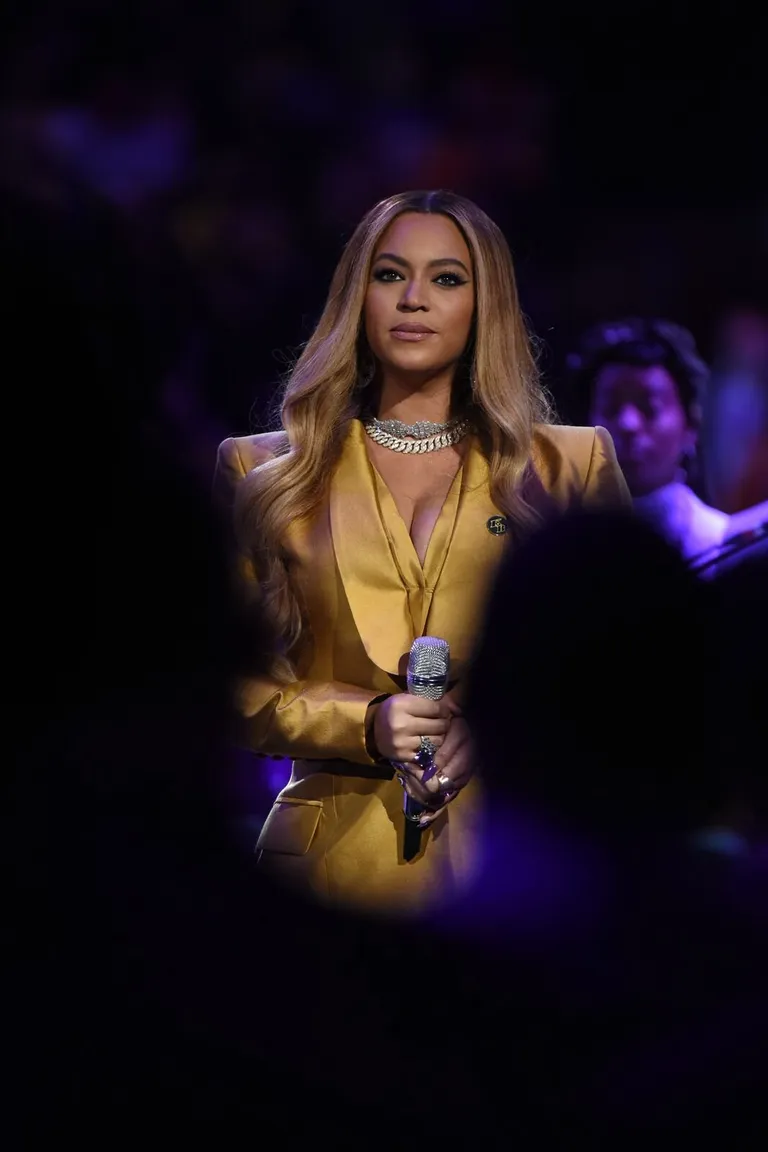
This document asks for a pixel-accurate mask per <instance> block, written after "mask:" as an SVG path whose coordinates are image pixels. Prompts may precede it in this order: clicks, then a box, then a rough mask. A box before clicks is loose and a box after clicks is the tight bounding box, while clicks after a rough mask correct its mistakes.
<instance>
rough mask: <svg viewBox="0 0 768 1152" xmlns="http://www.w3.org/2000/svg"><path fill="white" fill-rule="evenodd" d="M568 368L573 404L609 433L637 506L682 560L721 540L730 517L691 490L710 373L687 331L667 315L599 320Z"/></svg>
mask: <svg viewBox="0 0 768 1152" xmlns="http://www.w3.org/2000/svg"><path fill="white" fill-rule="evenodd" d="M567 368H568V380H567V388H568V391H569V395H570V399H571V402H572V404H573V406H574V409H575V410H576V411H582V412H583V413H584V416H585V418H586V419H587V420H588V421H589V422H590V423H592V422H598V423H600V424H602V425H604V426H605V427H606V428H607V429H608V430H609V432H610V433H611V436H612V438H613V441H614V444H615V446H616V455H617V458H618V461H619V464H620V466H621V469H622V472H623V473H624V476H625V478H626V481H627V485H628V487H629V490H630V492H631V494H632V498H633V503H634V508H635V511H636V512H637V513H638V514H639V515H640V516H642V517H643V518H644V519H646V520H647V521H648V522H649V523H650V524H652V525H653V526H654V527H655V528H656V530H657V531H659V532H660V533H661V534H662V535H663V536H664V537H665V538H666V539H668V540H669V541H670V542H672V543H673V544H674V545H675V546H676V547H677V548H679V550H680V551H681V553H682V555H683V556H684V557H685V558H686V559H693V558H694V557H696V556H699V555H701V554H703V553H705V552H707V551H708V550H709V549H711V548H715V547H718V546H719V545H721V544H722V542H723V541H724V540H725V538H726V536H727V535H728V516H727V515H726V513H724V512H721V511H720V510H719V509H717V508H711V507H710V506H709V505H707V504H705V503H704V501H703V500H702V499H701V498H700V497H699V496H697V495H696V493H695V492H694V490H693V488H692V487H691V481H692V477H693V475H694V469H695V463H696V452H697V447H698V439H699V427H700V423H701V406H702V399H703V391H704V389H705V387H706V384H707V380H708V377H709V372H708V369H707V366H706V364H705V363H704V361H703V360H702V359H701V357H700V355H699V353H698V350H697V348H696V344H695V342H694V339H693V336H692V335H691V334H690V332H688V331H687V330H686V329H684V328H681V327H680V326H679V325H677V324H673V323H671V322H670V321H668V320H655V319H645V318H640V317H638V318H628V319H625V320H615V321H614V320H612V321H602V322H600V323H599V324H596V325H594V327H592V328H589V329H588V330H587V331H586V332H584V333H583V334H582V336H581V338H580V340H579V344H578V348H577V350H576V351H575V352H573V353H571V354H570V355H569V356H568V359H567Z"/></svg>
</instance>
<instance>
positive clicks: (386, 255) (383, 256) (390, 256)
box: [374, 252, 470, 276]
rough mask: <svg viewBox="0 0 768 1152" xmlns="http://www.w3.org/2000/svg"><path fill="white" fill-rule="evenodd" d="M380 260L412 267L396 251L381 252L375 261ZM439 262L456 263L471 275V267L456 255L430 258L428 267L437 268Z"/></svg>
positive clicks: (403, 266)
mask: <svg viewBox="0 0 768 1152" xmlns="http://www.w3.org/2000/svg"><path fill="white" fill-rule="evenodd" d="M379 260H391V261H392V263H393V264H399V265H400V267H401V268H410V266H411V265H410V263H409V262H408V261H407V260H406V259H405V258H404V257H403V256H396V255H395V254H394V252H380V253H379V254H378V256H377V257H376V260H375V261H374V263H378V262H379ZM439 264H455V265H456V266H457V267H458V268H463V269H464V271H465V272H466V274H467V276H469V275H470V271H469V268H467V266H466V264H465V263H464V262H463V260H457V259H456V257H455V256H441V257H440V259H439V260H430V261H429V264H428V265H427V267H428V268H436V267H437V266H438V265H439Z"/></svg>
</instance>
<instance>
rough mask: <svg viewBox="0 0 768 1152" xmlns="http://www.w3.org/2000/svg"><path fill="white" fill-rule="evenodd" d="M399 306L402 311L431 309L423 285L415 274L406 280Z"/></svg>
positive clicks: (426, 310)
mask: <svg viewBox="0 0 768 1152" xmlns="http://www.w3.org/2000/svg"><path fill="white" fill-rule="evenodd" d="M397 307H398V310H399V311H400V312H419V311H423V312H428V311H429V306H428V304H427V302H426V293H425V291H424V288H423V285H422V283H421V281H420V280H418V279H417V278H416V277H415V276H414V277H412V278H411V279H410V280H406V281H405V283H404V285H403V291H402V294H401V296H400V300H399V301H398V305H397Z"/></svg>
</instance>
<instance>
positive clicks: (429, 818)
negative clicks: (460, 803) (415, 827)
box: [419, 792, 458, 828]
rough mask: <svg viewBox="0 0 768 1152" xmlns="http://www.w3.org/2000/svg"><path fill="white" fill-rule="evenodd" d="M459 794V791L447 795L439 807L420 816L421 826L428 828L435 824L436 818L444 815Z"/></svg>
mask: <svg viewBox="0 0 768 1152" xmlns="http://www.w3.org/2000/svg"><path fill="white" fill-rule="evenodd" d="M457 795H458V793H457V792H452V793H451V794H450V795H449V796H446V798H445V800H444V801H443V803H442V804H441V805H440V807H439V808H435V809H434V810H433V811H430V812H425V813H424V815H423V816H420V817H419V827H420V828H428V827H429V825H430V824H434V822H435V820H437V819H438V818H439V817H440V816H442V814H443V812H445V809H446V808H447V807H448V805H449V804H451V803H453V801H454V800H455V799H456V796H457Z"/></svg>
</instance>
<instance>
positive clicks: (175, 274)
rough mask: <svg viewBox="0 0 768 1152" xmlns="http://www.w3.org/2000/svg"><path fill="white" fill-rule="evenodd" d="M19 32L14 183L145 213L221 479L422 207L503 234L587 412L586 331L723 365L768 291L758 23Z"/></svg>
mask: <svg viewBox="0 0 768 1152" xmlns="http://www.w3.org/2000/svg"><path fill="white" fill-rule="evenodd" d="M6 20H7V21H8V24H9V27H8V30H7V31H8V35H7V36H6V38H5V53H4V56H5V58H4V60H3V68H2V76H3V82H2V83H3V99H2V124H3V143H4V154H5V160H6V162H5V164H4V169H5V172H6V175H5V179H6V181H16V182H19V181H20V182H21V183H25V182H26V184H27V185H30V184H33V183H35V181H37V183H39V182H40V179H41V177H40V168H41V167H43V168H45V167H46V166H47V170H48V176H47V179H48V180H49V181H51V180H52V179H53V176H52V175H51V171H52V170H53V169H54V168H55V170H56V179H57V180H59V181H72V180H74V181H80V182H81V183H82V184H83V185H85V186H86V187H88V188H90V189H91V190H95V191H96V192H97V193H98V194H99V195H101V196H103V197H104V198H106V199H107V200H108V201H109V202H110V203H111V204H112V205H113V206H114V207H115V208H116V209H117V210H118V212H119V214H120V216H121V217H122V219H123V221H124V223H125V226H126V227H127V228H129V229H130V230H131V236H132V241H131V242H132V246H133V249H134V252H135V255H136V257H137V259H140V260H141V261H142V269H143V272H142V275H143V277H144V283H145V296H146V302H147V307H148V309H149V310H150V311H151V312H152V314H153V315H154V317H155V322H156V324H157V328H158V330H159V331H163V332H165V333H166V335H168V334H170V333H173V336H174V338H178V343H179V355H178V364H177V370H176V372H175V374H174V376H173V384H169V386H168V403H169V405H170V406H171V407H172V408H173V410H174V411H175V412H176V414H177V416H178V419H179V420H180V421H182V422H186V425H187V426H188V429H189V430H190V431H192V430H194V431H195V435H196V437H197V452H198V457H197V460H198V463H199V466H200V468H201V469H203V470H204V469H205V466H206V461H207V462H208V464H209V465H210V463H211V452H212V451H213V449H214V448H215V443H214V442H215V441H216V439H217V437H218V436H219V435H221V436H223V435H227V434H231V433H244V432H246V431H248V430H249V429H250V428H252V427H253V428H258V427H261V426H262V423H263V422H264V421H265V420H268V419H269V415H268V413H269V404H270V401H271V399H272V397H273V394H274V390H275V386H276V384H277V383H278V381H279V378H280V376H281V374H282V373H283V372H284V370H285V367H286V364H287V363H288V362H289V361H290V357H291V355H292V354H293V352H294V351H295V349H296V348H297V346H298V345H300V343H301V342H302V340H304V339H305V338H306V337H307V335H308V333H309V331H310V329H311V326H312V324H313V322H314V320H315V318H316V317H317V315H318V313H319V310H320V308H321V305H322V302H323V298H324V294H325V291H326V287H327V284H328V280H329V276H330V274H331V271H332V269H333V266H334V264H335V261H336V259H337V257H338V255H339V252H340V249H341V246H342V244H343V242H344V240H345V239H346V237H347V236H348V235H349V233H350V232H351V230H352V228H353V227H354V224H355V223H356V222H357V220H358V219H359V217H360V216H361V215H362V213H363V212H364V211H365V210H366V209H367V208H368V207H370V206H371V204H372V203H374V202H375V201H376V200H377V199H379V198H380V197H382V196H385V195H388V194H391V193H392V192H395V191H401V190H404V189H407V188H414V187H438V186H444V187H450V188H452V189H453V190H455V191H458V192H460V193H462V194H465V195H467V196H469V197H471V198H473V199H476V200H477V201H478V202H479V203H480V205H481V206H482V207H483V208H485V209H486V210H487V211H488V212H489V213H490V214H491V215H492V216H493V217H494V218H495V219H496V220H497V221H498V223H499V224H500V225H501V227H502V228H503V230H504V231H505V233H506V235H507V237H508V239H509V242H510V245H511V247H512V250H513V254H514V256H515V260H516V265H517V269H518V274H519V280H520V288H521V293H522V299H523V305H524V308H525V310H526V312H527V314H528V316H529V318H530V321H531V324H532V326H533V328H534V330H535V332H536V333H537V335H538V336H539V338H540V339H541V341H542V348H541V358H542V366H543V368H544V370H545V372H546V375H547V379H548V381H549V383H550V386H551V387H552V389H553V390H554V393H555V396H556V398H557V399H558V400H560V401H561V406H562V404H563V397H562V394H561V386H560V376H561V369H562V363H563V360H564V357H565V355H566V353H567V351H568V350H569V348H570V347H571V345H572V342H573V340H574V338H575V336H576V334H577V333H578V331H579V329H580V328H581V327H582V326H583V325H585V324H588V323H591V322H593V321H594V320H597V319H602V318H605V317H606V316H610V315H618V314H622V313H632V312H652V313H655V314H666V315H668V316H670V317H671V318H673V319H675V320H677V321H678V322H680V323H683V324H685V325H688V326H689V327H691V328H692V330H693V331H694V334H695V335H696V337H697V339H698V341H699V343H700V345H701V348H702V350H703V352H704V353H705V355H709V354H710V353H711V352H712V350H713V348H714V345H715V342H716V337H717V331H718V325H719V324H720V323H722V320H723V317H724V316H725V314H726V313H727V312H728V310H729V309H733V308H734V307H737V306H742V305H744V304H754V303H756V302H764V299H765V288H766V264H767V263H768V262H767V261H766V255H767V253H766V248H767V247H768V219H767V216H766V171H765V153H766V148H765V113H766V101H765V87H764V82H763V74H764V67H765V57H764V40H763V39H762V37H761V34H760V32H761V23H764V20H763V18H761V17H760V15H759V12H758V7H755V9H754V12H749V11H748V9H747V8H746V6H740V5H729V6H728V9H727V13H724V12H723V10H721V9H717V10H714V9H713V10H712V13H711V14H707V13H706V11H703V10H702V8H701V6H696V7H695V8H694V7H693V6H685V5H679V4H675V3H673V4H661V3H645V4H636V5H632V6H629V7H627V6H623V7H618V8H617V7H616V6H615V5H602V4H593V5H588V6H584V5H577V6H573V7H570V8H569V9H568V10H567V11H563V10H562V9H561V8H560V7H559V6H554V5H549V4H537V5H529V4H525V5H521V4H517V5H515V4H509V5H500V4H498V3H489V2H488V0H476V2H475V3H473V4H471V5H469V4H466V3H462V2H460V0H442V2H441V3H437V2H435V0H422V2H421V3H419V4H418V5H416V6H411V7H407V8H403V7H401V6H391V5H379V6H371V7H364V8H361V7H360V6H359V5H356V4H352V3H351V2H349V0H331V2H329V3H324V4H322V5H318V4H311V3H303V4H302V3H280V2H278V0H264V2H261V3H258V4H257V3H253V2H250V0H249V2H245V0H220V2H219V3H217V4H216V5H215V6H209V5H206V6H202V5H197V6H193V5H189V4H184V3H181V2H180V0H154V2H151V3H150V2H149V0H137V2H136V3H133V4H131V5H130V6H128V5H117V6H115V5H105V4H103V3H98V2H96V0H64V2H62V3H57V4H52V3H41V2H40V0H33V2H31V3H25V4H23V5H22V4H16V5H15V6H12V8H11V13H10V15H9V16H7V17H6ZM565 408H566V411H565V412H564V415H565V416H567V415H568V412H567V405H565Z"/></svg>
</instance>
